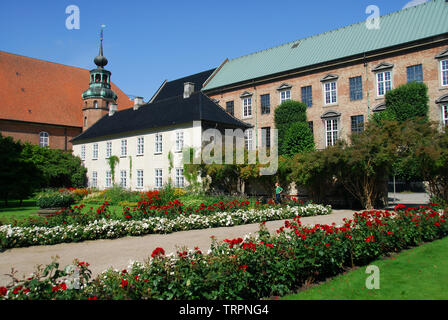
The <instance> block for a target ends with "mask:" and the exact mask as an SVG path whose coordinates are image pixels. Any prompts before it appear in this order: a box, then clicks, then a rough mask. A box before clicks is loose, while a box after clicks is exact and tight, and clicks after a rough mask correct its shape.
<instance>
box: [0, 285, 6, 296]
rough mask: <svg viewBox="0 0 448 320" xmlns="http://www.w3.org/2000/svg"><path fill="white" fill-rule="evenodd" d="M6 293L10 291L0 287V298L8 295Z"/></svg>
mask: <svg viewBox="0 0 448 320" xmlns="http://www.w3.org/2000/svg"><path fill="white" fill-rule="evenodd" d="M6 292H8V290H6V288H5V287H0V297H3V296H5V295H6Z"/></svg>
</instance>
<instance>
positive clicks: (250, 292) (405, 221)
mask: <svg viewBox="0 0 448 320" xmlns="http://www.w3.org/2000/svg"><path fill="white" fill-rule="evenodd" d="M447 218H448V216H447V213H446V212H444V211H442V210H441V209H440V207H438V206H437V205H435V204H431V205H430V206H429V207H426V206H421V207H419V208H405V207H403V206H397V207H396V208H395V210H394V211H365V212H362V213H357V214H355V215H354V216H353V218H352V219H346V220H344V222H343V224H342V225H338V226H337V225H335V224H333V225H315V226H304V225H302V224H301V222H300V217H295V218H294V219H292V220H291V221H286V222H285V225H284V226H283V227H281V228H280V229H279V230H277V234H274V235H271V234H269V232H268V231H267V230H266V228H265V227H264V224H263V223H262V224H261V228H260V232H259V233H258V235H257V236H249V237H244V238H238V239H226V240H225V241H223V242H222V243H216V242H214V243H213V244H212V247H211V250H210V251H209V252H208V253H207V254H203V253H202V252H201V251H200V250H199V249H198V248H195V249H194V250H186V249H181V250H178V252H176V253H175V254H170V255H166V254H165V251H164V250H163V249H162V248H156V249H155V250H154V251H153V252H152V255H151V257H150V258H148V259H147V260H146V261H144V262H143V263H142V262H134V263H132V264H131V265H130V266H129V267H128V268H126V269H125V270H121V271H119V270H113V269H109V270H107V271H105V272H103V273H102V274H100V275H99V276H97V277H96V278H95V279H94V280H90V278H89V274H88V273H87V272H85V273H83V274H84V275H85V277H86V278H85V279H88V280H84V282H83V286H81V288H80V289H78V290H64V289H63V287H62V283H64V282H63V280H64V277H66V274H64V273H61V274H60V277H38V276H36V275H33V276H31V277H30V278H29V279H28V280H25V281H16V282H15V283H13V284H11V285H9V286H8V287H4V288H0V296H2V298H3V299H10V300H14V299H90V300H97V299H260V298H262V297H269V296H272V295H284V294H287V293H289V292H293V291H295V290H297V289H298V288H300V286H302V285H303V284H304V283H310V282H315V281H319V280H323V279H325V278H327V277H331V276H334V275H336V274H338V273H340V272H341V271H344V270H346V269H347V268H350V267H353V266H354V265H365V264H367V263H369V262H370V261H372V260H374V259H376V258H378V257H379V256H381V255H385V254H389V253H392V252H398V251H400V250H402V249H405V248H409V247H412V246H415V245H418V244H420V243H422V242H425V241H433V240H436V239H439V238H442V237H444V236H446V235H447V234H448V224H447V223H446V219H447ZM74 267H76V264H75V265H74ZM56 285H57V290H56V289H55V290H54V288H55V286H56ZM32 288H37V290H36V289H34V290H32ZM67 291H70V294H67Z"/></svg>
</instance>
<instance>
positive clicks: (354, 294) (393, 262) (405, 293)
mask: <svg viewBox="0 0 448 320" xmlns="http://www.w3.org/2000/svg"><path fill="white" fill-rule="evenodd" d="M371 265H376V266H378V267H379V269H380V289H379V290H368V289H367V288H366V286H365V282H366V279H367V277H368V276H369V274H366V273H365V271H366V267H361V268H359V269H356V270H353V271H351V272H348V273H347V274H344V275H340V276H337V277H335V278H333V279H332V280H330V281H328V282H326V283H323V284H321V285H319V286H315V287H312V288H310V289H308V290H305V291H301V292H299V293H298V294H293V295H289V296H286V297H284V298H283V299H286V300H369V299H371V300H373V299H382V300H410V299H416V300H428V299H431V300H439V299H443V300H447V299H448V237H446V238H444V239H442V240H437V241H434V242H432V243H427V244H425V245H422V246H420V247H416V248H413V249H411V250H406V251H403V252H401V253H400V254H398V255H396V256H394V257H392V258H386V259H380V260H377V261H374V262H372V263H371Z"/></svg>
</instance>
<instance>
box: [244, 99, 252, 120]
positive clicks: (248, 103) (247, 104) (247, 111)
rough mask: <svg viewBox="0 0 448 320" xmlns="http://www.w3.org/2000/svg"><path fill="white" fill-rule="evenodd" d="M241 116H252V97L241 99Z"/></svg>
mask: <svg viewBox="0 0 448 320" xmlns="http://www.w3.org/2000/svg"><path fill="white" fill-rule="evenodd" d="M243 117H244V118H247V117H252V97H248V98H244V99H243Z"/></svg>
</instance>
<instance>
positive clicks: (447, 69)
mask: <svg viewBox="0 0 448 320" xmlns="http://www.w3.org/2000/svg"><path fill="white" fill-rule="evenodd" d="M440 72H441V78H442V86H448V59H447V60H442V61H440Z"/></svg>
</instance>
